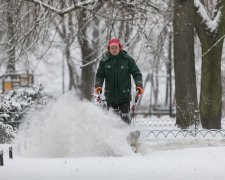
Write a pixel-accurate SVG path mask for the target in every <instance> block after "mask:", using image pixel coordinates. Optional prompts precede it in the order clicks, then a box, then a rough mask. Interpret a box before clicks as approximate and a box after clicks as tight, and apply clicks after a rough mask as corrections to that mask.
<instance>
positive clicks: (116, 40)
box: [108, 38, 123, 50]
mask: <svg viewBox="0 0 225 180" xmlns="http://www.w3.org/2000/svg"><path fill="white" fill-rule="evenodd" d="M112 45H119V48H120V50H123V46H122V44H121V43H120V41H119V39H117V38H112V39H110V40H109V42H108V50H109V47H110V46H112Z"/></svg>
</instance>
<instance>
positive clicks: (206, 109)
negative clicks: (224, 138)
mask: <svg viewBox="0 0 225 180" xmlns="http://www.w3.org/2000/svg"><path fill="white" fill-rule="evenodd" d="M194 2H195V12H196V13H195V17H194V19H195V29H196V32H197V34H198V37H199V39H200V43H201V48H202V70H201V93H200V105H199V110H200V117H201V123H202V126H203V128H207V129H220V128H221V108H222V83H221V58H222V50H223V41H224V37H225V0H216V1H208V0H202V1H200V0H195V1H194Z"/></svg>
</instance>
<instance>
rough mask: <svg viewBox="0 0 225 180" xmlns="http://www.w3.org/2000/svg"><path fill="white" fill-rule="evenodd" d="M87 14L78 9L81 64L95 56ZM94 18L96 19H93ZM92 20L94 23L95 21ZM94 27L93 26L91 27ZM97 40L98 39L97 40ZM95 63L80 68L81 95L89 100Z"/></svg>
mask: <svg viewBox="0 0 225 180" xmlns="http://www.w3.org/2000/svg"><path fill="white" fill-rule="evenodd" d="M86 17H87V14H86V12H85V10H79V11H78V14H77V18H78V28H79V35H78V41H79V44H80V48H81V55H82V65H85V64H86V63H88V62H90V61H93V60H94V59H95V58H96V57H97V50H96V49H97V44H93V43H91V40H89V36H88V27H89V26H88V25H89V24H88V23H87V22H86ZM95 20H96V19H95ZM95 20H94V21H93V23H95V22H96V21H95ZM93 28H94V27H93ZM94 29H95V30H94V31H93V35H94V37H98V36H99V32H98V30H97V29H96V28H94ZM97 42H98V41H97ZM94 77H95V64H89V65H88V66H84V67H83V68H82V70H81V92H82V97H83V98H85V99H87V100H91V98H92V93H93V89H94Z"/></svg>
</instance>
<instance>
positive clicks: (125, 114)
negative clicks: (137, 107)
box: [107, 102, 131, 124]
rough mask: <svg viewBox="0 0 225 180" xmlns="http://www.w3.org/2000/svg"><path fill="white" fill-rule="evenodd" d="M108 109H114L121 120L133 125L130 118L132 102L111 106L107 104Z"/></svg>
mask: <svg viewBox="0 0 225 180" xmlns="http://www.w3.org/2000/svg"><path fill="white" fill-rule="evenodd" d="M107 107H108V108H113V110H115V112H116V113H117V114H119V115H120V117H121V119H122V120H123V121H124V122H125V123H127V124H130V123H131V117H130V102H126V103H122V104H110V103H107Z"/></svg>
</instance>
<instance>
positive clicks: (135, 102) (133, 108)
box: [131, 91, 141, 112]
mask: <svg viewBox="0 0 225 180" xmlns="http://www.w3.org/2000/svg"><path fill="white" fill-rule="evenodd" d="M140 95H141V94H140V93H139V92H138V91H136V95H135V99H134V104H133V105H132V107H131V109H132V111H133V112H134V110H135V108H136V104H137V102H138V99H139V97H140Z"/></svg>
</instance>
